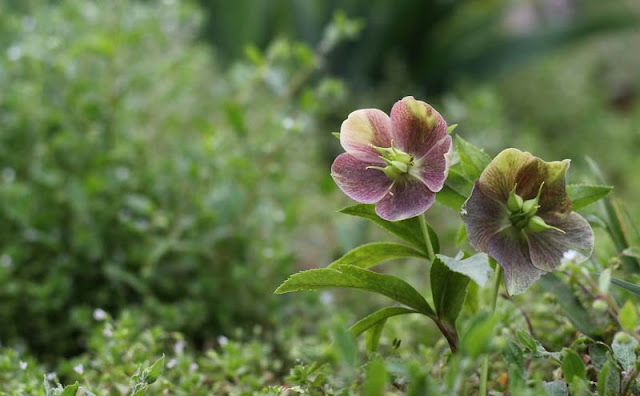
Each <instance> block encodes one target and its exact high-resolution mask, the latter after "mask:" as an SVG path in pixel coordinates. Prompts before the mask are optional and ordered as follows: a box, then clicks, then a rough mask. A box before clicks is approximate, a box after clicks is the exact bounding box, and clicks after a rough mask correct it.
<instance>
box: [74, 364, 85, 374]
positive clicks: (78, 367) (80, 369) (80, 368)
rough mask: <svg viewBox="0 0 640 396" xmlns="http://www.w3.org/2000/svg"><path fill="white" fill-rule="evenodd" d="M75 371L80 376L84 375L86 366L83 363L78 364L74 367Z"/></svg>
mask: <svg viewBox="0 0 640 396" xmlns="http://www.w3.org/2000/svg"><path fill="white" fill-rule="evenodd" d="M73 371H75V372H76V373H78V374H83V373H84V366H83V365H82V363H80V364H77V365H75V366H73Z"/></svg>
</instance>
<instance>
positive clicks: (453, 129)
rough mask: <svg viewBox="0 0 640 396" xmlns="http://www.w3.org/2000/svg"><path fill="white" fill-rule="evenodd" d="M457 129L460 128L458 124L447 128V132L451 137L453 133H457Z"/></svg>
mask: <svg viewBox="0 0 640 396" xmlns="http://www.w3.org/2000/svg"><path fill="white" fill-rule="evenodd" d="M457 127H458V124H451V125H449V127H448V128H447V132H448V133H449V135H451V132H453V131H455V130H456V128H457Z"/></svg>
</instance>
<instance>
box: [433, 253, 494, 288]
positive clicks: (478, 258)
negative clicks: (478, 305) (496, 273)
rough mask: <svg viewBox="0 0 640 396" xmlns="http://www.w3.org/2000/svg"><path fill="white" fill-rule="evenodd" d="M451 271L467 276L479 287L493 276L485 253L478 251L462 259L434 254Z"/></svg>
mask: <svg viewBox="0 0 640 396" xmlns="http://www.w3.org/2000/svg"><path fill="white" fill-rule="evenodd" d="M436 257H437V258H439V259H440V260H442V263H443V264H444V265H446V266H447V267H448V268H449V269H450V270H451V271H453V272H457V273H459V274H463V275H466V276H468V277H469V278H470V279H471V280H472V281H474V282H475V283H477V284H478V286H480V287H484V286H485V285H486V284H487V281H488V280H489V279H491V277H492V276H493V270H492V269H491V266H489V257H488V256H487V255H486V254H485V253H478V254H475V255H473V256H471V257H468V258H466V259H464V260H458V259H456V258H452V257H447V256H444V255H442V254H438V255H436Z"/></svg>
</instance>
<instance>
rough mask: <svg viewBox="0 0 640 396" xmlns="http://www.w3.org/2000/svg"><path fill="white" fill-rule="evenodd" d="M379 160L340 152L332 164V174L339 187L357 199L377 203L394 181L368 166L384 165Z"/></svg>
mask: <svg viewBox="0 0 640 396" xmlns="http://www.w3.org/2000/svg"><path fill="white" fill-rule="evenodd" d="M381 162H382V161H381V160H379V159H378V161H362V160H360V159H358V158H356V157H354V156H353V155H351V154H349V153H343V154H340V155H339V156H338V157H337V158H336V160H335V161H334V162H333V165H331V176H332V177H333V180H334V181H335V182H336V184H337V185H338V187H340V189H341V190H342V191H343V192H344V193H345V194H347V195H348V196H349V197H350V198H352V199H353V200H355V201H358V202H362V203H376V202H378V201H379V200H381V199H382V198H383V197H384V196H385V195H387V193H388V192H389V189H390V188H391V184H392V183H393V181H392V180H391V179H389V178H388V177H387V176H386V175H385V174H384V172H382V171H381V170H378V169H367V167H368V166H380V165H382V166H384V163H381Z"/></svg>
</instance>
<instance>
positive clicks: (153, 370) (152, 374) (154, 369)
mask: <svg viewBox="0 0 640 396" xmlns="http://www.w3.org/2000/svg"><path fill="white" fill-rule="evenodd" d="M147 370H149V371H148V372H147V384H153V383H154V382H156V381H157V380H158V378H160V376H161V375H162V373H164V355H162V357H161V358H160V359H158V360H156V361H155V363H153V364H152V365H151V367H149V368H148V369H147Z"/></svg>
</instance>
